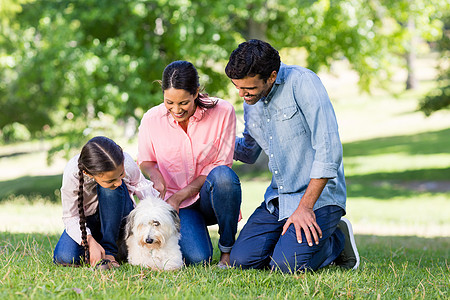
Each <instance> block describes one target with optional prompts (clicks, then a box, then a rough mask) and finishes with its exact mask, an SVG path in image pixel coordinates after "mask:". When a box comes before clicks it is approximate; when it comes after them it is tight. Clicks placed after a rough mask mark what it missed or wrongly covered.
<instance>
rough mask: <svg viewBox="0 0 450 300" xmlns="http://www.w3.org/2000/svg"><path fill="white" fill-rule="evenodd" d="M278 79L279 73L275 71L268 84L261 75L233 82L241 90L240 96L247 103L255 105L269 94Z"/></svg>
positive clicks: (232, 80) (233, 80)
mask: <svg viewBox="0 0 450 300" xmlns="http://www.w3.org/2000/svg"><path fill="white" fill-rule="evenodd" d="M276 78H277V72H276V71H273V72H272V74H271V75H270V77H269V78H268V79H267V81H266V82H264V80H262V79H261V78H260V76H259V75H256V76H253V77H250V76H247V77H244V78H242V79H231V82H233V84H234V86H235V87H236V88H237V89H238V90H239V96H240V97H242V98H244V101H245V103H247V104H249V105H254V104H256V103H257V102H258V101H259V99H261V98H262V97H265V96H267V94H269V92H270V90H271V89H272V86H273V83H274V82H275V79H276Z"/></svg>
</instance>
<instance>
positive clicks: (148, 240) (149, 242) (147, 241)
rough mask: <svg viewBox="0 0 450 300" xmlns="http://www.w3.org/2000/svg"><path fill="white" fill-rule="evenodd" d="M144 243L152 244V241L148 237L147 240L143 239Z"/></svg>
mask: <svg viewBox="0 0 450 300" xmlns="http://www.w3.org/2000/svg"><path fill="white" fill-rule="evenodd" d="M145 242H146V243H147V244H151V243H153V239H152V238H149V237H148V238H146V239H145Z"/></svg>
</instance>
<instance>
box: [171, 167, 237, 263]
mask: <svg viewBox="0 0 450 300" xmlns="http://www.w3.org/2000/svg"><path fill="white" fill-rule="evenodd" d="M241 198H242V193H241V183H240V181H239V177H238V176H237V175H236V173H235V172H234V171H233V170H232V169H231V168H229V167H227V166H218V167H215V168H214V169H213V170H212V171H211V172H210V173H209V174H208V176H207V177H206V181H205V183H204V184H203V186H202V188H201V190H200V199H199V200H197V202H195V203H194V204H193V205H191V206H189V207H187V208H181V209H180V221H181V239H180V242H179V244H180V247H181V252H182V253H183V258H184V261H185V263H186V265H189V264H196V263H200V262H209V261H210V260H211V258H212V255H213V247H212V243H211V238H210V236H209V232H208V228H207V226H209V225H213V224H218V225H219V236H220V237H219V249H220V251H221V252H223V253H230V251H231V248H232V247H233V245H234V242H235V236H236V232H237V223H238V219H239V211H240V206H241Z"/></svg>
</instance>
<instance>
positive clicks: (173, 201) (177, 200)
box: [166, 192, 185, 213]
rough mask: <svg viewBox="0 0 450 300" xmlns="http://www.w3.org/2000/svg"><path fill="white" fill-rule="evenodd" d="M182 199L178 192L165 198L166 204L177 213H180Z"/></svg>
mask: <svg viewBox="0 0 450 300" xmlns="http://www.w3.org/2000/svg"><path fill="white" fill-rule="evenodd" d="M184 199H185V197H183V196H181V195H180V192H178V193H175V194H173V195H172V196H170V197H169V198H167V200H166V202H167V203H169V204H170V205H171V206H172V207H173V209H175V210H176V211H177V213H180V204H181V202H183V201H184Z"/></svg>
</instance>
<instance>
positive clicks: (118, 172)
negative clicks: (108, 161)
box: [89, 164, 125, 190]
mask: <svg viewBox="0 0 450 300" xmlns="http://www.w3.org/2000/svg"><path fill="white" fill-rule="evenodd" d="M89 176H91V175H89ZM91 177H93V178H94V180H95V181H96V182H97V183H98V184H99V185H100V186H101V187H103V188H105V189H110V190H115V189H116V188H118V187H119V186H121V185H122V179H123V178H124V177H125V168H124V166H123V164H122V165H120V166H119V167H118V168H117V169H115V170H113V171H108V172H104V173H100V174H97V175H93V176H91Z"/></svg>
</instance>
